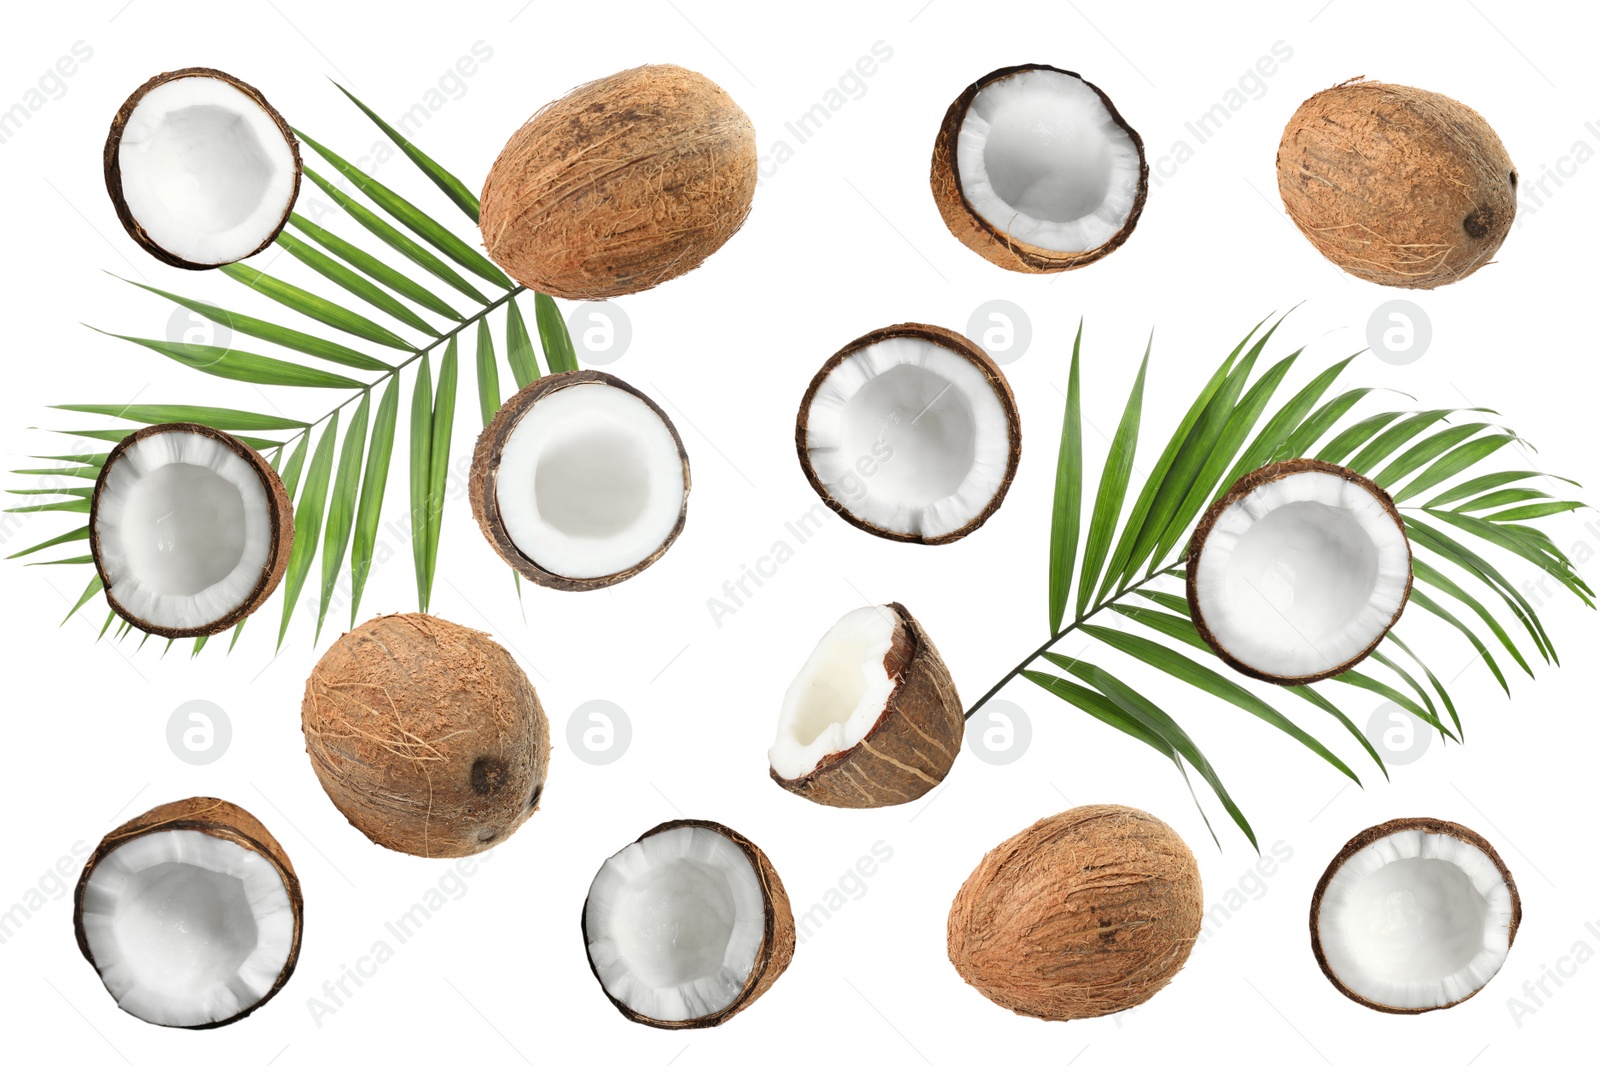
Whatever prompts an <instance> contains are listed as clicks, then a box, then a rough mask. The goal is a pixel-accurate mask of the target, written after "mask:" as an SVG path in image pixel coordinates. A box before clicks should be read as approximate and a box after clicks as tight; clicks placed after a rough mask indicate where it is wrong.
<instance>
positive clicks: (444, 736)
mask: <svg viewBox="0 0 1600 1066" xmlns="http://www.w3.org/2000/svg"><path fill="white" fill-rule="evenodd" d="M300 724H301V728H302V731H303V732H304V734H305V742H306V752H307V754H309V755H310V757H311V766H312V768H313V769H314V770H315V771H316V774H317V779H318V780H319V781H321V782H322V787H323V789H324V790H325V791H326V792H327V793H328V798H329V799H331V800H332V801H333V804H334V806H335V807H337V808H338V809H339V811H340V813H342V814H343V815H344V816H345V817H346V818H347V819H348V820H349V822H350V824H351V825H353V826H355V827H356V828H357V829H359V830H361V832H363V833H365V834H366V836H367V837H368V839H370V840H372V841H373V842H374V843H376V844H381V845H383V846H384V847H386V848H391V849H393V850H395V851H403V852H406V853H408V854H411V855H421V856H424V857H455V856H461V855H471V854H474V853H476V852H480V851H485V850H487V849H489V848H491V847H494V846H495V845H496V844H499V843H500V842H501V841H503V840H505V839H506V838H507V837H508V836H510V835H511V834H512V833H513V832H515V831H516V829H517V827H518V826H520V825H522V823H523V822H525V821H527V820H528V818H529V817H530V816H531V815H532V814H533V812H534V811H535V810H537V809H538V806H539V798H540V795H541V794H542V792H543V791H544V781H545V773H546V770H547V769H548V766H549V761H550V724H549V722H548V720H547V719H546V718H545V713H544V708H543V707H542V706H541V705H540V703H539V696H538V694H537V693H536V692H534V689H533V686H532V685H531V684H530V683H529V682H528V677H527V675H526V674H524V673H523V671H522V668H521V667H520V666H518V665H517V663H516V660H514V659H513V658H512V657H511V655H510V654H509V653H508V652H507V651H506V650H505V649H504V648H502V647H501V646H500V645H499V644H497V643H496V642H495V641H494V640H493V639H491V638H490V637H489V635H488V634H486V633H480V632H478V631H477V630H475V629H468V628H466V627H465V626H459V625H456V624H455V623H454V622H447V621H445V620H444V619H442V618H435V617H433V616H432V615H426V614H391V615H383V616H380V617H378V618H374V619H372V620H371V621H369V622H366V623H364V624H363V625H361V626H359V627H357V628H356V629H354V630H352V631H350V632H349V633H346V634H344V635H343V636H341V637H340V638H339V639H338V640H337V641H335V642H334V644H333V646H332V647H330V648H329V649H328V650H327V652H326V653H324V654H323V656H322V658H321V659H320V660H319V661H318V662H317V665H316V667H315V668H314V669H313V670H312V671H311V676H310V677H309V678H308V679H307V681H306V691H305V698H304V701H303V702H302V704H301V712H300Z"/></svg>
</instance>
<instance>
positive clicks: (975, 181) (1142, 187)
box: [932, 63, 1150, 274]
mask: <svg viewBox="0 0 1600 1066" xmlns="http://www.w3.org/2000/svg"><path fill="white" fill-rule="evenodd" d="M1149 185H1150V168H1149V166H1148V165H1147V164H1146V163H1145V157H1144V142H1143V141H1142V140H1140V138H1139V135H1138V134H1137V133H1136V132H1134V130H1133V127H1132V126H1129V125H1128V123H1127V122H1126V121H1125V120H1124V119H1123V117H1122V115H1121V114H1119V113H1118V112H1117V108H1116V106H1115V105H1114V104H1112V102H1111V98H1110V97H1108V96H1107V95H1106V94H1105V93H1104V92H1102V91H1101V90H1100V89H1099V88H1098V87H1096V86H1095V85H1093V84H1092V83H1090V82H1088V81H1085V80H1084V79H1083V78H1081V77H1079V76H1078V75H1077V74H1075V73H1073V72H1072V71H1070V70H1061V69H1058V68H1056V67H1050V66H1044V65H1042V64H1033V63H1030V64H1025V65H1023V66H1017V67H1005V68H1003V69H1001V70H997V71H995V72H993V73H992V74H988V75H985V76H984V77H983V78H980V79H979V80H978V81H976V82H974V83H972V84H971V85H969V86H967V89H966V91H965V92H963V93H962V94H961V95H960V96H958V97H956V100H955V102H954V103H953V104H951V105H950V109H949V110H948V111H946V112H945V116H944V121H943V122H942V123H941V124H940V126H939V136H938V139H937V140H935V141H934V146H933V172H932V186H933V199H934V202H935V203H936V204H938V206H939V214H940V215H941V216H942V217H943V218H944V224H945V225H946V226H948V227H949V228H950V232H951V233H953V234H955V236H956V237H957V239H959V240H960V241H961V243H962V244H965V245H966V246H967V247H968V248H971V249H972V250H973V251H975V252H977V253H978V254H979V255H981V256H983V257H984V258H985V259H987V260H989V261H990V262H991V263H995V264H996V265H998V266H1003V267H1005V268H1006V269H1007V270H1017V271H1022V272H1024V273H1029V274H1037V273H1047V272H1053V271H1060V270H1071V269H1073V268H1075V267H1081V266H1087V265H1088V264H1090V263H1093V262H1094V261H1096V260H1097V259H1102V258H1104V257H1105V256H1107V255H1109V254H1111V253H1112V252H1114V251H1115V250H1116V249H1118V248H1120V247H1122V244H1123V242H1124V241H1126V240H1127V239H1128V236H1129V234H1131V233H1132V232H1133V228H1134V226H1136V225H1137V224H1138V222H1139V215H1140V213H1141V212H1143V210H1144V201H1145V197H1146V195H1147V194H1148V192H1149Z"/></svg>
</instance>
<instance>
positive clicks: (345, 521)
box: [316, 392, 372, 637]
mask: <svg viewBox="0 0 1600 1066" xmlns="http://www.w3.org/2000/svg"><path fill="white" fill-rule="evenodd" d="M371 406H372V393H371V392H363V393H362V394H361V402H360V403H358V404H356V413H355V414H354V415H352V416H351V418H350V428H349V429H347V430H345V434H344V447H343V448H342V449H341V450H340V452H339V466H338V468H337V470H336V473H335V476H334V479H333V492H332V493H331V494H330V496H329V500H328V522H327V528H326V529H325V530H324V534H323V542H322V596H321V598H320V599H319V600H318V603H317V633H316V635H317V636H319V637H320V636H321V635H322V622H323V619H325V618H326V617H327V615H328V605H329V604H330V603H332V602H333V587H334V585H335V584H337V582H338V580H339V567H340V566H342V565H343V564H344V553H345V547H346V546H347V545H348V544H349V543H350V531H351V529H352V527H353V526H354V525H355V516H356V500H357V496H358V493H359V492H360V490H361V456H362V454H363V450H364V449H365V448H366V444H367V416H368V414H369V413H370V410H371Z"/></svg>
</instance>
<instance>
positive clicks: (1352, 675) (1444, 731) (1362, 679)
mask: <svg viewBox="0 0 1600 1066" xmlns="http://www.w3.org/2000/svg"><path fill="white" fill-rule="evenodd" d="M1328 680H1330V681H1337V682H1339V683H1340V684H1341V685H1349V686H1351V687H1352V688H1359V689H1365V690H1366V691H1368V692H1375V693H1377V694H1378V695H1380V696H1382V697H1383V698H1384V699H1386V700H1392V701H1394V702H1395V703H1397V704H1399V705H1400V706H1401V707H1402V708H1404V709H1405V710H1408V711H1410V712H1411V713H1412V714H1414V715H1416V716H1417V717H1418V718H1420V719H1422V720H1423V721H1424V722H1427V723H1428V724H1429V725H1431V726H1433V728H1434V729H1437V730H1438V731H1439V735H1440V736H1442V737H1446V738H1448V739H1450V740H1454V741H1460V739H1461V738H1460V737H1458V736H1456V735H1455V734H1454V733H1452V732H1450V728H1449V727H1448V726H1446V725H1445V724H1444V723H1443V722H1442V721H1440V720H1439V717H1438V715H1436V714H1434V713H1433V712H1432V711H1430V710H1428V709H1427V708H1426V707H1424V706H1423V705H1422V704H1420V703H1418V702H1417V701H1416V700H1414V699H1412V698H1411V697H1410V696H1407V695H1406V694H1405V693H1404V692H1401V691H1400V690H1399V689H1396V688H1395V687H1393V686H1392V685H1386V684H1384V683H1383V682H1382V681H1379V680H1378V679H1377V678H1375V677H1371V676H1369V675H1367V674H1364V673H1362V672H1361V671H1359V670H1346V671H1345V672H1344V673H1342V674H1335V675H1334V676H1333V677H1331V678H1329V679H1328Z"/></svg>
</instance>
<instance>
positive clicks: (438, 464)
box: [428, 337, 456, 599]
mask: <svg viewBox="0 0 1600 1066" xmlns="http://www.w3.org/2000/svg"><path fill="white" fill-rule="evenodd" d="M455 421H456V339H455V338H454V337H451V338H450V343H449V344H447V345H445V349H444V357H443V358H441V359H440V360H439V386H438V389H437V390H436V391H435V393H434V400H433V444H432V447H431V448H430V449H429V456H430V459H429V463H430V467H429V473H428V591H429V596H430V599H431V596H432V592H433V578H434V571H435V568H436V566H437V564H438V561H439V531H440V528H441V527H442V526H443V525H444V491H445V482H446V480H447V479H448V477H449V473H450V431H451V429H452V428H453V427H454V425H455Z"/></svg>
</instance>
